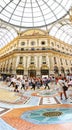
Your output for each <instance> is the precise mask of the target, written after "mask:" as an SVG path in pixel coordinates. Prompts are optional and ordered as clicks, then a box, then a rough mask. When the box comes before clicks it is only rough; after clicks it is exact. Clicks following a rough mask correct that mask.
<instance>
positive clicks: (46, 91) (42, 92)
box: [37, 90, 58, 97]
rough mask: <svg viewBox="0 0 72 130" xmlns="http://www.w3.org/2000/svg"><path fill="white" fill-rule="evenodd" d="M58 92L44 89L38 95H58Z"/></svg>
mask: <svg viewBox="0 0 72 130" xmlns="http://www.w3.org/2000/svg"><path fill="white" fill-rule="evenodd" d="M57 93H58V92H57V91H56V90H43V91H40V92H38V93H37V95H39V96H43V97H44V96H54V95H56V94H57Z"/></svg>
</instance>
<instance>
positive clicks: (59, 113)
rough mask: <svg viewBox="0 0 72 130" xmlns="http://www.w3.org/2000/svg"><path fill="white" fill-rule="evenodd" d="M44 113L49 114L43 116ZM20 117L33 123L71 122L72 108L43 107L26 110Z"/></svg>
mask: <svg viewBox="0 0 72 130" xmlns="http://www.w3.org/2000/svg"><path fill="white" fill-rule="evenodd" d="M44 113H47V114H48V115H50V116H45V115H44ZM52 115H53V116H52ZM21 119H23V120H26V121H29V122H31V123H33V124H60V123H66V122H72V108H50V109H49V108H45V109H38V110H32V111H27V112H25V113H23V114H22V115H21Z"/></svg>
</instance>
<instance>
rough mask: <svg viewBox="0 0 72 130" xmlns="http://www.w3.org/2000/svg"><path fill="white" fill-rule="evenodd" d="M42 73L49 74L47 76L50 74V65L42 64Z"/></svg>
mask: <svg viewBox="0 0 72 130" xmlns="http://www.w3.org/2000/svg"><path fill="white" fill-rule="evenodd" d="M42 75H47V76H49V68H48V66H47V65H46V64H43V65H42V66H41V76H42Z"/></svg>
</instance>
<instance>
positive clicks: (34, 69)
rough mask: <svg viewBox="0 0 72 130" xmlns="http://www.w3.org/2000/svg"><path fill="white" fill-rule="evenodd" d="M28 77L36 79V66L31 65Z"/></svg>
mask: <svg viewBox="0 0 72 130" xmlns="http://www.w3.org/2000/svg"><path fill="white" fill-rule="evenodd" d="M28 76H29V77H36V67H35V65H34V64H30V66H29V68H28Z"/></svg>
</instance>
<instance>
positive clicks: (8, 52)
mask: <svg viewBox="0 0 72 130" xmlns="http://www.w3.org/2000/svg"><path fill="white" fill-rule="evenodd" d="M0 73H1V74H7V75H11V74H17V75H25V76H42V75H48V76H49V75H54V74H63V75H65V74H68V73H72V45H70V44H67V43H64V42H62V41H60V40H58V39H56V38H54V37H52V36H49V35H48V33H47V32H46V31H43V30H40V29H30V30H27V31H25V32H22V33H20V34H19V36H18V37H17V38H15V39H14V40H13V41H12V42H11V43H9V44H7V45H6V46H5V47H3V48H2V49H1V50H0Z"/></svg>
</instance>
